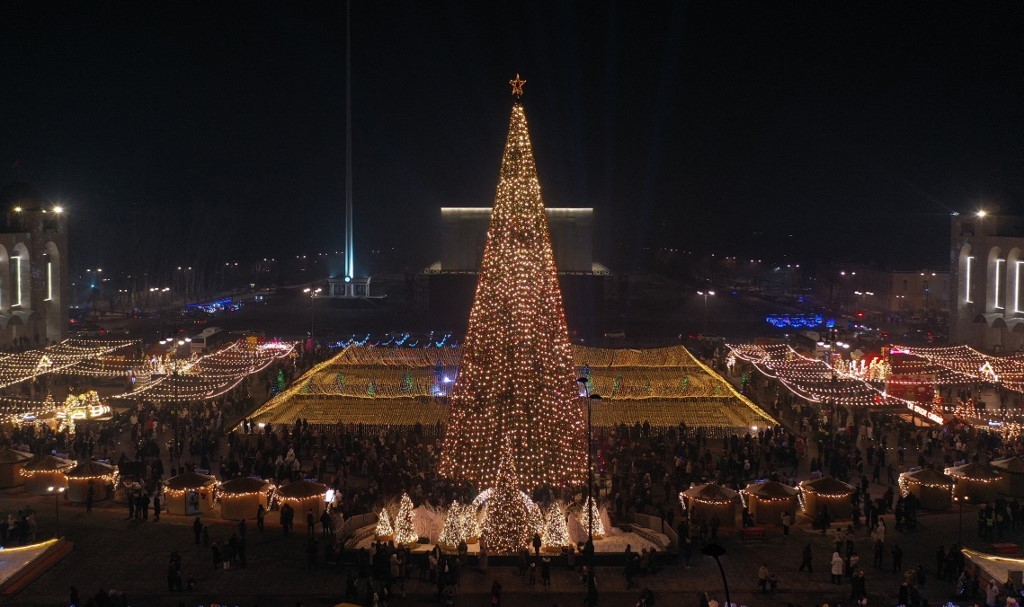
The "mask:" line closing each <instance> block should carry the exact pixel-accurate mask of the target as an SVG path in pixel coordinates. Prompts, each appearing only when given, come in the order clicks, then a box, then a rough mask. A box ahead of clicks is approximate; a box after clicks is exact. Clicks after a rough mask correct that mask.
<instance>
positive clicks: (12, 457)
mask: <svg viewBox="0 0 1024 607" xmlns="http://www.w3.org/2000/svg"><path fill="white" fill-rule="evenodd" d="M31 459H32V454H31V453H24V452H21V451H15V450H14V449H11V448H9V447H4V448H3V449H0V489H9V488H11V487H18V486H21V485H23V484H25V475H24V474H22V473H21V471H22V469H23V468H24V467H25V462H27V461H29V460H31Z"/></svg>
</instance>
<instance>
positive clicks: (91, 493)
mask: <svg viewBox="0 0 1024 607" xmlns="http://www.w3.org/2000/svg"><path fill="white" fill-rule="evenodd" d="M95 495H96V488H95V487H93V483H92V481H89V490H88V491H86V493H85V511H86V512H92V500H93V498H94V497H95Z"/></svg>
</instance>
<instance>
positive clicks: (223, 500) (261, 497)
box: [220, 477, 270, 520]
mask: <svg viewBox="0 0 1024 607" xmlns="http://www.w3.org/2000/svg"><path fill="white" fill-rule="evenodd" d="M269 493H270V483H268V482H267V481H264V480H260V479H257V478H248V477H239V478H234V479H231V480H229V481H227V482H224V483H221V485H220V517H221V518H226V519H231V520H239V519H243V518H256V510H257V508H258V507H259V505H260V504H263V506H264V507H267V506H268V504H267V495H268V494H269Z"/></svg>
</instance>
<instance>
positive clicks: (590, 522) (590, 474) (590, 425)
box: [576, 376, 601, 564]
mask: <svg viewBox="0 0 1024 607" xmlns="http://www.w3.org/2000/svg"><path fill="white" fill-rule="evenodd" d="M588 380H589V378H588V377H586V376H582V377H580V378H579V379H577V380H576V382H577V383H578V384H580V385H581V386H583V393H584V394H585V395H586V397H587V508H588V512H587V540H588V541H589V544H588V550H591V549H593V547H594V500H593V493H592V490H593V487H594V460H593V448H592V447H593V432H594V421H593V419H594V418H593V407H592V406H591V405H592V403H593V401H595V400H601V395H600V394H591V393H590V386H588V385H587V381H588ZM588 564H589V563H588Z"/></svg>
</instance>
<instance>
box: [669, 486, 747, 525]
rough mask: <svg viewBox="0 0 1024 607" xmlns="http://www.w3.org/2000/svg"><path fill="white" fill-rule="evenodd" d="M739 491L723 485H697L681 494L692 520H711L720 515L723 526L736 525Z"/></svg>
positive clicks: (680, 496) (680, 497) (681, 499)
mask: <svg viewBox="0 0 1024 607" xmlns="http://www.w3.org/2000/svg"><path fill="white" fill-rule="evenodd" d="M737 498H739V493H737V492H735V491H733V490H732V489H727V488H725V487H723V486H721V485H715V484H707V485H695V486H693V487H690V488H689V489H687V490H686V491H683V492H682V493H680V494H679V499H680V501H681V502H682V503H683V506H684V507H685V508H686V510H687V512H688V514H689V517H690V520H691V521H697V520H700V519H704V520H705V521H710V520H711V517H712V516H715V515H718V519H719V520H720V521H722V526H723V527H735V526H736V503H737V502H738V501H739V500H738V499H737Z"/></svg>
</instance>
